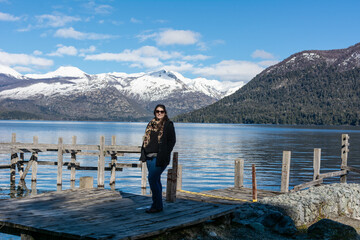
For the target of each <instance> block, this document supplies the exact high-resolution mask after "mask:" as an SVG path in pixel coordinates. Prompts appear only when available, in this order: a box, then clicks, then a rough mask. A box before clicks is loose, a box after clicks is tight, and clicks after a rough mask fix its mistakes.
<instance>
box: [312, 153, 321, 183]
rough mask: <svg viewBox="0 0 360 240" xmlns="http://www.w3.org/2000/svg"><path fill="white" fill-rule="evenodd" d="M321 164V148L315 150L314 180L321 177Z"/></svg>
mask: <svg viewBox="0 0 360 240" xmlns="http://www.w3.org/2000/svg"><path fill="white" fill-rule="evenodd" d="M320 162H321V148H314V162H313V168H314V177H313V180H314V181H315V180H317V179H318V177H319V175H320Z"/></svg>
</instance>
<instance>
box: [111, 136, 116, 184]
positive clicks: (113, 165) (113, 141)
mask: <svg viewBox="0 0 360 240" xmlns="http://www.w3.org/2000/svg"><path fill="white" fill-rule="evenodd" d="M111 145H113V146H114V145H116V136H112V137H111ZM116 162H117V156H116V153H115V152H113V153H111V176H110V186H111V189H115V181H116Z"/></svg>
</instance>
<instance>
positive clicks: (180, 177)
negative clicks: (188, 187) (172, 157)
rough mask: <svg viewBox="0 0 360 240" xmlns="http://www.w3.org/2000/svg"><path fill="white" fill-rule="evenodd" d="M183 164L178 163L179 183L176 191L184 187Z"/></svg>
mask: <svg viewBox="0 0 360 240" xmlns="http://www.w3.org/2000/svg"><path fill="white" fill-rule="evenodd" d="M182 169H183V166H182V164H179V165H178V174H177V181H176V182H177V184H176V191H179V190H181V189H182Z"/></svg>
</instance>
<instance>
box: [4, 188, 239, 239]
mask: <svg viewBox="0 0 360 240" xmlns="http://www.w3.org/2000/svg"><path fill="white" fill-rule="evenodd" d="M151 202H152V200H151V197H149V196H142V195H134V194H129V193H119V192H117V191H113V190H105V189H76V190H74V189H70V190H64V191H60V192H49V193H43V194H39V195H36V196H31V197H26V198H20V199H5V200H0V225H1V226H2V228H1V229H0V231H2V232H5V233H10V234H15V235H21V234H22V237H24V239H25V238H26V237H25V236H31V237H32V238H33V239H36V240H37V239H140V238H146V237H151V236H156V235H158V234H161V233H164V232H166V231H170V230H175V229H180V228H184V227H187V226H191V225H195V224H198V223H202V222H205V221H207V220H210V219H214V218H218V217H221V216H225V215H227V214H230V213H231V212H233V211H234V210H235V209H236V206H235V205H218V204H212V203H204V202H198V201H191V200H186V199H177V200H176V202H175V203H169V202H164V211H163V212H160V213H155V214H148V213H145V209H146V208H148V207H149V206H150V205H151Z"/></svg>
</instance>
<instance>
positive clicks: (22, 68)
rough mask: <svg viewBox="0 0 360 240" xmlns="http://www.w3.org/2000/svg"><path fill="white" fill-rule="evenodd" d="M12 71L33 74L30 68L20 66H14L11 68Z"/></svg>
mask: <svg viewBox="0 0 360 240" xmlns="http://www.w3.org/2000/svg"><path fill="white" fill-rule="evenodd" d="M13 69H14V70H16V71H18V72H25V73H29V72H33V71H34V70H33V69H32V68H29V67H22V66H15V67H13Z"/></svg>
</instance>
